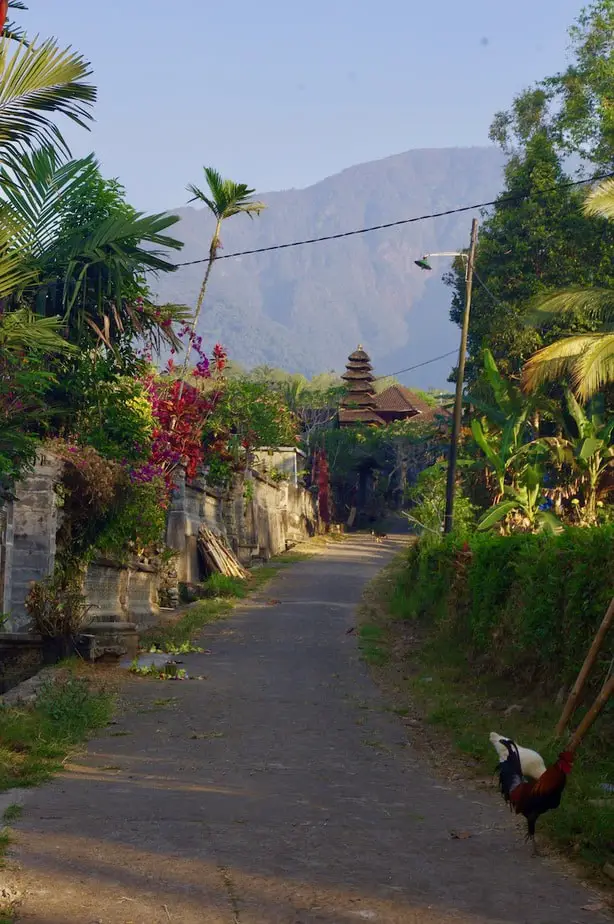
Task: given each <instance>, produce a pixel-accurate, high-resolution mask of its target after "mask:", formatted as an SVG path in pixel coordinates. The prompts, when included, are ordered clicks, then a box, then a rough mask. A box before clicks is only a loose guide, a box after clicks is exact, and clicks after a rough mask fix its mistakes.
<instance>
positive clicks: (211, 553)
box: [198, 526, 249, 580]
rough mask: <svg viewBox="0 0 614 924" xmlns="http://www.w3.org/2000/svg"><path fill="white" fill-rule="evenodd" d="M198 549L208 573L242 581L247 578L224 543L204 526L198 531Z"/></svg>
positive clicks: (243, 569)
mask: <svg viewBox="0 0 614 924" xmlns="http://www.w3.org/2000/svg"><path fill="white" fill-rule="evenodd" d="M198 548H199V550H200V554H201V555H202V557H203V561H204V562H205V565H206V566H207V568H208V569H209V571H218V572H219V573H220V574H226V575H228V577H236V578H241V579H242V580H245V579H246V578H248V577H249V572H248V571H246V570H245V568H244V567H243V565H242V564H241V563H240V562H239V561H238V559H237V558H236V557H235V555H234V553H233V552H232V551H231V550H230V549H229V548H228V546H227V545H226V543H224V542H223V541H222V539H221V538H220V537H219V536H216V535H215V533H214V532H213V531H212V530H210V529H208V528H207V527H206V526H201V528H200V529H199V531H198Z"/></svg>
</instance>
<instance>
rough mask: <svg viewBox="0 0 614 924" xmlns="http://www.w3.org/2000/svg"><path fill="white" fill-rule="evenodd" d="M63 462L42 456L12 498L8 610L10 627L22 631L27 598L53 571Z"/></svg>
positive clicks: (6, 588)
mask: <svg viewBox="0 0 614 924" xmlns="http://www.w3.org/2000/svg"><path fill="white" fill-rule="evenodd" d="M59 472H60V463H59V462H58V460H57V459H55V458H54V457H52V456H42V455H41V456H40V457H39V459H38V462H37V465H36V468H35V470H34V471H33V472H32V474H30V475H28V476H27V477H26V478H24V479H23V481H21V482H20V483H19V484H18V485H17V487H16V489H15V493H16V495H17V500H15V501H11V502H10V503H9V504H8V505H7V507H9V508H11V509H10V511H9V513H8V516H9V517H10V518H12V527H11V530H10V531H11V532H12V549H11V548H10V546H8V547H6V549H5V556H6V561H7V565H8V564H9V561H10V567H7V568H6V569H5V575H4V597H5V602H4V610H5V612H7V613H9V614H10V618H9V620H8V622H7V624H6V627H5V628H7V629H8V630H9V631H11V632H21V631H23V630H24V629H25V628H26V626H27V625H28V622H29V618H28V614H27V612H26V608H25V602H24V601H25V599H26V595H27V593H28V590H29V589H30V584H31V583H32V582H33V581H40V580H41V579H42V578H45V577H47V576H48V575H50V574H51V573H52V571H53V566H54V563H55V537H56V533H57V528H58V507H57V497H56V494H55V491H54V485H55V484H56V482H57V480H58V477H59Z"/></svg>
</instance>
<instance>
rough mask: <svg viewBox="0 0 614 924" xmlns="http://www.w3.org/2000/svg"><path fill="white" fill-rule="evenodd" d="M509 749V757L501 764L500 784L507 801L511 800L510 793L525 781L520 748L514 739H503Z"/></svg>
mask: <svg viewBox="0 0 614 924" xmlns="http://www.w3.org/2000/svg"><path fill="white" fill-rule="evenodd" d="M503 744H504V745H505V747H506V749H507V752H508V754H507V757H506V759H505V760H503V761H501V763H500V764H499V786H500V789H501V794H502V795H503V798H504V799H505V801H506V802H509V798H510V793H511V792H512V790H513V789H515V788H516V786H519V785H520V784H521V783H522V782H523V778H522V765H521V763H520V755H519V753H518V748H517V746H516V744H515V743H514V742H513V741H509V740H507V739H503Z"/></svg>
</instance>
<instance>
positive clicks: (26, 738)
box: [0, 676, 114, 820]
mask: <svg viewBox="0 0 614 924" xmlns="http://www.w3.org/2000/svg"><path fill="white" fill-rule="evenodd" d="M113 705H114V697H113V695H112V694H111V693H110V692H109V691H107V690H104V689H97V688H95V687H94V686H92V685H91V684H89V683H88V682H87V681H86V680H84V679H80V678H77V677H71V676H68V677H62V678H59V677H58V679H56V680H53V681H49V682H48V683H47V684H45V685H44V686H43V687H42V689H41V690H40V693H39V696H38V699H37V701H36V704H35V705H34V706H29V707H22V708H9V707H3V708H0V791H5V790H7V789H13V788H16V787H24V786H36V785H38V784H39V783H42V782H44V781H45V780H47V779H49V777H51V776H52V775H53V774H54V773H56V772H57V771H58V770H59V769H61V767H62V762H63V761H64V760H65V758H66V757H67V756H68V755H69V754H70V752H71V751H72V749H73V748H74V747H75V746H76V745H78V744H80V743H81V742H82V741H84V740H86V739H87V737H88V736H89V735H90V734H91V733H92V732H94V731H95V730H96V729H99V728H103V727H104V726H105V725H108V723H109V721H110V719H111V715H112V712H113ZM17 810H18V807H15V812H17ZM7 811H8V812H9V815H10V811H11V810H10V809H9V810H7ZM5 820H6V819H5Z"/></svg>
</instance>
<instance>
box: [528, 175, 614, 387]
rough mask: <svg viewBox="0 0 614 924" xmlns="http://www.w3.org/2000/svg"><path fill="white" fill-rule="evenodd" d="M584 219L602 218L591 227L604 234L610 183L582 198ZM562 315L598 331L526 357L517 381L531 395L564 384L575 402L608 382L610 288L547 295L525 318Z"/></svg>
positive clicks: (613, 344)
mask: <svg viewBox="0 0 614 924" xmlns="http://www.w3.org/2000/svg"><path fill="white" fill-rule="evenodd" d="M584 212H585V214H586V215H587V216H591V217H597V218H601V219H604V221H600V222H599V221H597V222H594V225H595V227H596V228H597V229H598V230H599V232H600V233H601V234H603V235H607V234H608V233H609V232H610V229H611V227H614V225H610V227H608V226H607V225H606V221H609V222H612V220H613V219H614V180H605V181H603V182H602V183H600V184H599V185H598V186H596V187H595V188H594V189H593V190H591V192H590V193H589V194H588V196H587V198H586V202H585V204H584ZM564 312H576V313H578V312H581V313H582V314H583V315H584V316H585V317H586V318H588V319H589V320H590V321H591V322H592V323H593V324H594V325H595V326H596V327H597V328H598V329H597V330H595V331H594V332H593V333H590V334H576V335H575V336H573V337H566V338H564V339H563V340H557V341H555V342H554V343H552V344H550V346H547V347H544V348H543V349H541V350H539V351H538V352H537V353H535V355H534V356H532V357H531V358H530V359H529V360H528V361H527V363H526V364H525V367H524V370H523V381H524V385H525V387H526V389H527V391H529V392H532V391H535V390H536V389H538V388H540V387H542V386H543V385H546V384H549V383H551V382H557V381H560V380H561V379H566V380H569V381H570V382H571V385H572V387H573V389H574V391H575V392H576V395H577V396H578V397H579V398H580V399H581V400H584V401H585V400H586V399H588V398H590V397H592V396H593V395H595V394H597V393H598V392H599V391H600V390H601V389H603V388H604V386H606V385H609V384H610V383H612V382H614V334H612V333H610V332H609V326H611V324H612V322H614V287H613V286H610V287H608V288H596V287H594V286H591V287H590V288H589V287H587V288H580V287H576V288H573V289H563V290H562V291H558V292H552V293H551V294H549V295H547V296H546V297H545V298H543V299H541V300H540V301H538V302H537V305H536V308H535V311H534V313H533V315H532V317H531V319H532V320H533V321H536V322H537V323H540V321H541V322H543V321H547V320H550V319H552V318H556V317H558V316H560V315H561V314H562V313H564Z"/></svg>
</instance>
